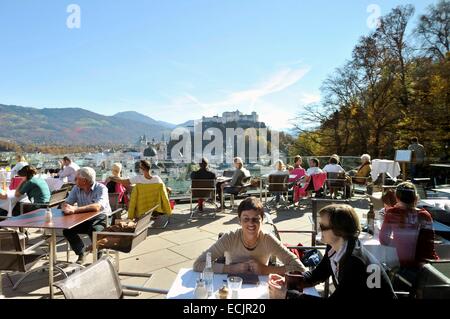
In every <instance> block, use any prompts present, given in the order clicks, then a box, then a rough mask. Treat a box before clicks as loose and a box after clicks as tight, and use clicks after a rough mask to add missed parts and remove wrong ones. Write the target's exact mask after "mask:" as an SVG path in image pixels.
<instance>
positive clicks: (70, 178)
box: [59, 156, 80, 183]
mask: <svg viewBox="0 0 450 319" xmlns="http://www.w3.org/2000/svg"><path fill="white" fill-rule="evenodd" d="M61 168H62V171H60V172H59V178H60V179H63V178H64V177H67V182H69V183H74V182H75V176H76V173H77V171H78V170H79V169H80V167H79V166H78V165H77V164H76V163H74V162H72V160H71V159H70V158H69V157H67V156H64V158H63V159H62V162H61Z"/></svg>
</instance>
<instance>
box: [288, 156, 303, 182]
mask: <svg viewBox="0 0 450 319" xmlns="http://www.w3.org/2000/svg"><path fill="white" fill-rule="evenodd" d="M302 162H303V159H302V157H301V156H300V155H297V156H295V157H294V167H293V169H292V170H290V171H289V175H295V177H292V178H291V177H289V183H295V182H296V181H298V180H299V179H300V178H302V177H303V176H305V174H306V170H305V169H304V168H303V167H302ZM291 186H293V185H291Z"/></svg>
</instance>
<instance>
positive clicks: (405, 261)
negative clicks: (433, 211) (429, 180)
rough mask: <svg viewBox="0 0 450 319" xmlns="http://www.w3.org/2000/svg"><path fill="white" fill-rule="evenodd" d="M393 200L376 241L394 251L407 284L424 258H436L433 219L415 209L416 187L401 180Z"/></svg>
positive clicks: (424, 212) (423, 211)
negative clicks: (393, 248)
mask: <svg viewBox="0 0 450 319" xmlns="http://www.w3.org/2000/svg"><path fill="white" fill-rule="evenodd" d="M395 196H396V199H397V203H396V204H395V206H394V207H391V208H389V209H387V210H386V213H385V216H384V221H383V225H382V227H381V231H380V235H379V236H380V243H381V244H382V245H387V246H393V247H395V248H396V250H397V255H398V258H399V262H400V267H401V268H400V273H401V274H402V275H403V277H406V279H407V280H408V281H410V282H411V283H414V282H415V278H416V275H417V271H418V269H419V267H420V265H421V263H423V262H424V261H425V260H426V259H438V256H437V254H436V252H435V250H434V231H433V219H432V217H431V215H430V213H429V212H427V211H426V210H425V209H417V208H416V204H417V201H418V196H417V190H416V188H415V186H414V184H412V183H410V182H404V183H401V184H399V185H398V186H397V189H396V191H395Z"/></svg>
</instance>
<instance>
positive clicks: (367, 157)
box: [361, 154, 370, 162]
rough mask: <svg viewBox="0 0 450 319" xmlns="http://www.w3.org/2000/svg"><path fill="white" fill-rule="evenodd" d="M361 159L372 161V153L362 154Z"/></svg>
mask: <svg viewBox="0 0 450 319" xmlns="http://www.w3.org/2000/svg"><path fill="white" fill-rule="evenodd" d="M361 160H364V161H366V162H370V155H369V154H363V155H361Z"/></svg>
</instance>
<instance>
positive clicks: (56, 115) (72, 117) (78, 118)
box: [0, 104, 177, 145]
mask: <svg viewBox="0 0 450 319" xmlns="http://www.w3.org/2000/svg"><path fill="white" fill-rule="evenodd" d="M176 126H177V125H175V124H171V123H167V122H163V121H157V120H154V119H152V118H150V117H148V116H145V115H143V114H140V113H137V112H133V111H130V112H120V113H117V114H115V115H113V116H105V115H101V114H97V113H94V112H91V111H88V110H85V109H82V108H43V109H37V108H32V107H22V106H16V105H3V104H0V139H2V140H9V141H13V142H18V143H33V144H52V143H54V144H63V145H68V144H79V145H83V144H85V145H95V144H128V143H134V142H136V141H137V140H138V137H139V136H141V135H144V134H145V135H146V137H147V138H149V139H152V138H155V139H157V140H160V139H161V137H162V135H163V134H164V135H165V136H166V138H167V137H168V136H169V134H170V131H171V130H172V129H173V128H174V127H176Z"/></svg>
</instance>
